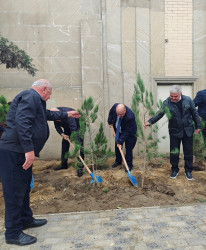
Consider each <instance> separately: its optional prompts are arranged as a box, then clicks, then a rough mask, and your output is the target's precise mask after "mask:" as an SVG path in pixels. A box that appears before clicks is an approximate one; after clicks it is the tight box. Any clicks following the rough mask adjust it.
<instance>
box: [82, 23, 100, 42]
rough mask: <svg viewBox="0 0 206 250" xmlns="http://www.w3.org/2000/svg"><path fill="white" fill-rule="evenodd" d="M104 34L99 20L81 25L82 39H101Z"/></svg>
mask: <svg viewBox="0 0 206 250" xmlns="http://www.w3.org/2000/svg"><path fill="white" fill-rule="evenodd" d="M101 34H102V23H101V21H98V20H93V19H90V20H87V21H83V22H82V24H81V37H86V38H87V39H88V38H90V37H101Z"/></svg>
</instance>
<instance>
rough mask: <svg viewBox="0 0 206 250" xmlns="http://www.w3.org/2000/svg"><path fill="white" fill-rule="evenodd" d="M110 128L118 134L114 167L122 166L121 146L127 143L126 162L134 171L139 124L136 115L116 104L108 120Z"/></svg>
mask: <svg viewBox="0 0 206 250" xmlns="http://www.w3.org/2000/svg"><path fill="white" fill-rule="evenodd" d="M107 122H108V124H109V126H110V127H113V128H114V130H115V132H116V137H115V154H116V160H115V163H114V164H113V165H112V167H113V168H115V167H117V166H118V165H121V164H122V156H121V154H120V151H119V148H118V147H119V146H120V147H122V145H123V143H124V142H125V148H126V156H125V159H126V162H127V165H128V167H129V170H130V171H131V170H132V167H133V165H132V150H133V148H134V147H135V144H136V142H137V135H136V134H137V124H136V121H135V116H134V113H133V112H132V110H131V109H130V108H128V107H127V106H126V105H124V104H121V103H115V104H114V105H113V106H112V108H111V109H110V111H109V116H108V120H107Z"/></svg>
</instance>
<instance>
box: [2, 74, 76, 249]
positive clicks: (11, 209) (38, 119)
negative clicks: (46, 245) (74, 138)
mask: <svg viewBox="0 0 206 250" xmlns="http://www.w3.org/2000/svg"><path fill="white" fill-rule="evenodd" d="M51 93H52V87H51V85H50V83H49V82H48V81H47V80H45V79H40V80H38V81H35V82H34V83H33V85H32V88H31V89H29V90H24V91H22V92H21V93H19V94H18V95H17V96H16V97H15V98H14V100H13V101H12V103H11V106H10V110H9V112H8V114H7V119H6V124H7V127H6V129H5V131H4V133H3V136H2V138H1V139H0V163H1V164H0V176H1V177H2V185H3V194H4V201H5V228H6V231H5V238H6V243H7V244H16V245H20V246H23V245H29V244H32V243H35V242H36V241H37V239H36V238H35V237H33V236H30V235H27V234H24V233H23V232H22V230H24V229H26V228H31V227H39V226H43V225H45V224H46V223H47V220H45V219H34V218H33V214H32V210H31V208H30V205H29V202H30V197H29V194H30V183H31V179H32V165H33V162H34V160H35V156H37V157H39V153H40V151H41V150H42V148H43V146H44V144H45V143H46V141H47V139H48V137H49V127H48V124H47V120H51V121H54V120H58V119H63V118H66V117H74V118H78V117H80V115H79V113H78V112H77V111H70V112H64V113H63V112H60V111H59V112H52V111H49V110H47V109H46V101H47V100H48V99H49V98H50V95H51Z"/></svg>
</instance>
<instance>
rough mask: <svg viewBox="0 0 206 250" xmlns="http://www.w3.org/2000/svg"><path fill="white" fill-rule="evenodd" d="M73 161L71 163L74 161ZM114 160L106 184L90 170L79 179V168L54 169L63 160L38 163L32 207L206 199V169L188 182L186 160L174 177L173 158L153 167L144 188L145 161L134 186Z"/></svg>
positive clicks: (39, 210) (55, 209)
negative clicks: (94, 178)
mask: <svg viewBox="0 0 206 250" xmlns="http://www.w3.org/2000/svg"><path fill="white" fill-rule="evenodd" d="M70 163H71V162H70V160H69V165H71V164H70ZM112 163H113V159H109V161H108V162H107V164H106V165H107V168H103V169H102V170H98V172H97V174H98V175H100V176H101V178H102V179H103V183H102V184H98V185H97V184H96V185H95V186H94V185H93V184H90V183H89V182H90V180H91V176H90V175H89V174H88V172H85V173H84V175H83V176H82V177H81V178H79V177H77V176H76V170H75V169H74V168H73V167H72V166H70V167H69V168H68V169H66V170H60V171H54V170H53V169H54V167H56V166H57V165H58V164H59V161H54V160H52V161H41V160H36V161H35V163H34V168H33V174H34V180H35V183H34V189H33V190H32V193H31V207H32V209H33V212H34V214H47V213H63V212H73V211H90V210H104V209H115V208H132V207H150V206H159V205H178V204H179V205H180V204H193V203H201V202H206V170H204V169H205V167H204V165H203V166H201V169H199V168H196V171H193V177H194V178H195V180H193V181H188V180H187V179H186V178H185V175H184V169H183V161H182V160H181V161H180V172H179V175H178V177H177V178H176V179H170V178H169V176H170V166H169V159H166V160H165V161H164V162H163V163H161V164H160V163H159V161H158V160H157V161H156V164H155V165H153V166H149V167H148V170H147V172H146V175H145V181H144V186H143V188H142V187H141V181H142V177H141V176H142V169H143V160H142V159H141V158H140V157H135V159H134V169H133V171H132V172H131V174H132V175H134V176H135V177H136V179H137V181H138V184H139V187H138V188H136V187H134V186H133V185H132V184H131V182H130V180H129V178H128V175H127V173H125V171H124V166H123V165H122V166H118V167H117V168H115V169H112V167H111V165H112ZM3 204H4V202H3V196H2V186H1V185H0V216H1V217H2V216H3V215H4V205H3Z"/></svg>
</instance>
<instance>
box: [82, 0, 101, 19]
mask: <svg viewBox="0 0 206 250" xmlns="http://www.w3.org/2000/svg"><path fill="white" fill-rule="evenodd" d="M81 13H83V14H86V15H87V16H88V17H90V18H95V17H96V18H100V16H101V1H100V0H87V1H85V0H81Z"/></svg>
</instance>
